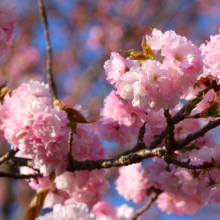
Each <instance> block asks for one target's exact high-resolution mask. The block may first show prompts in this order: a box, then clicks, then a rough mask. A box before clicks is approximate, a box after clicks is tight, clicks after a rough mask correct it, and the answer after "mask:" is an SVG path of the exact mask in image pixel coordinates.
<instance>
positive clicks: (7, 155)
mask: <svg viewBox="0 0 220 220" xmlns="http://www.w3.org/2000/svg"><path fill="white" fill-rule="evenodd" d="M17 152H18V150H16V151H14V150H10V151H8V152H7V153H5V154H4V155H2V156H0V164H2V163H4V162H5V161H7V160H9V159H10V158H11V157H13V156H14V155H15V154H16V153H17Z"/></svg>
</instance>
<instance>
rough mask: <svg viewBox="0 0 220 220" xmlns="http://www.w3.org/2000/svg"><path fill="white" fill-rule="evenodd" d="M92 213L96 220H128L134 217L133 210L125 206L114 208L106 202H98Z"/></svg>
mask: <svg viewBox="0 0 220 220" xmlns="http://www.w3.org/2000/svg"><path fill="white" fill-rule="evenodd" d="M92 212H93V213H95V214H96V216H97V218H96V220H130V219H131V218H132V217H133V215H134V209H133V208H130V207H128V206H127V205H126V204H124V205H122V206H120V207H118V208H114V207H112V206H111V205H110V204H109V202H107V201H101V202H98V203H97V204H96V205H94V207H93V209H92Z"/></svg>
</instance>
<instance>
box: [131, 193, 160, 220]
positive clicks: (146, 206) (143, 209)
mask: <svg viewBox="0 0 220 220" xmlns="http://www.w3.org/2000/svg"><path fill="white" fill-rule="evenodd" d="M161 192H162V191H161V190H160V189H155V193H154V194H153V195H152V196H151V197H150V199H149V200H148V202H147V203H146V205H145V206H143V207H142V208H141V209H139V210H138V211H137V212H136V214H135V216H134V217H133V218H132V220H136V219H137V218H138V216H140V215H141V214H142V213H144V212H145V211H147V210H148V209H149V208H150V207H151V205H152V203H153V202H154V201H156V199H157V197H158V196H159V195H160V193H161Z"/></svg>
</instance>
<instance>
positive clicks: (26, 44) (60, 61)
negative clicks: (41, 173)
mask: <svg viewBox="0 0 220 220" xmlns="http://www.w3.org/2000/svg"><path fill="white" fill-rule="evenodd" d="M45 2H46V8H47V14H48V19H49V30H50V36H51V43H52V49H53V71H54V75H55V81H56V85H57V89H58V96H59V98H60V99H61V100H62V101H63V102H64V103H67V104H68V106H71V107H72V106H73V105H74V104H75V103H79V104H81V105H82V106H83V108H85V109H88V110H89V117H90V119H98V117H99V109H100V108H101V107H102V105H103V100H104V98H105V97H106V96H107V95H108V94H109V92H110V91H111V90H112V89H113V87H112V86H111V85H110V84H108V82H107V81H106V80H105V78H106V76H105V72H104V69H103V64H104V62H105V60H107V59H109V58H110V53H111V52H112V51H116V52H118V51H119V50H128V49H137V50H139V49H140V48H141V47H140V44H141V40H142V36H144V35H146V34H150V33H151V29H150V28H157V29H159V30H161V31H162V32H164V31H166V30H174V31H175V32H176V33H177V34H179V35H183V36H186V37H187V38H188V39H190V40H191V41H193V43H194V44H196V45H197V46H200V45H201V44H202V43H205V41H206V40H209V39H210V35H216V34H218V33H219V27H220V13H219V11H220V1H218V0H208V1H207V0H178V1H177V0H117V1H116V0H90V1H88V0H87V1H85V0H65V1H63V0H50V1H45ZM17 11H18V16H17V25H16V31H15V34H14V38H13V46H12V47H11V49H10V51H9V53H8V54H7V55H6V56H5V57H3V58H1V59H0V82H1V84H2V83H3V82H5V81H8V85H9V86H10V87H11V88H12V89H15V88H16V87H17V86H19V85H20V84H21V83H22V82H25V81H28V80H30V79H36V80H40V81H44V82H46V68H45V61H46V49H45V48H46V44H45V39H44V30H43V26H42V23H41V19H40V16H39V10H38V4H37V1H29V0H22V1H21V0H20V1H17ZM105 144H106V147H107V148H108V149H109V146H110V145H109V143H105ZM111 146H112V148H111V149H113V150H110V151H111V152H110V153H112V154H113V153H115V149H116V145H111ZM7 148H8V146H6V145H3V146H2V150H1V152H3V151H7ZM3 169H4V170H6V169H7V170H9V171H10V170H11V171H13V170H14V169H15V168H14V167H8V166H7V167H3ZM113 173H117V172H113ZM109 180H110V181H111V183H112V188H111V191H110V192H109V193H108V194H107V195H104V199H106V200H108V201H110V202H111V203H112V205H115V206H119V205H121V204H122V203H124V200H123V198H122V197H120V196H118V194H117V192H116V191H115V190H114V175H111V176H110V177H109ZM33 194H34V192H33V191H32V190H31V189H30V188H29V186H28V183H27V182H25V181H19V180H16V181H11V180H8V179H0V219H1V220H6V219H7V220H15V219H16V220H23V219H25V218H24V214H25V212H26V209H27V205H28V204H29V202H30V198H31V196H32V195H33ZM129 205H130V206H134V207H135V208H138V207H141V206H142V205H143V204H142V205H139V206H137V205H135V204H133V203H132V202H129ZM219 208H220V204H216V205H215V204H214V205H208V206H207V207H206V208H204V209H202V210H200V211H199V212H198V213H197V214H196V216H193V217H192V216H178V215H173V214H172V215H167V214H166V213H162V212H161V211H159V210H158V209H157V208H156V207H155V206H153V208H152V209H151V210H150V211H148V212H147V213H146V215H145V216H146V217H144V218H143V219H148V220H153V219H165V220H166V219H178V220H182V219H187V220H188V219H189V220H194V219H196V220H197V219H203V220H204V219H209V220H210V219H212V220H214V219H219V217H218V216H220V209H219Z"/></svg>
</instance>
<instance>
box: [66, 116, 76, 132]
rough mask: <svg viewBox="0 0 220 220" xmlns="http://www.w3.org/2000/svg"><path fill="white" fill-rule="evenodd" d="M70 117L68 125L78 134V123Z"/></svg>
mask: <svg viewBox="0 0 220 220" xmlns="http://www.w3.org/2000/svg"><path fill="white" fill-rule="evenodd" d="M68 119H69V121H70V123H68V124H67V126H68V127H70V128H71V129H72V132H73V133H74V134H77V132H76V127H77V123H76V122H75V121H74V120H73V119H72V118H68ZM77 135H78V134H77Z"/></svg>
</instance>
